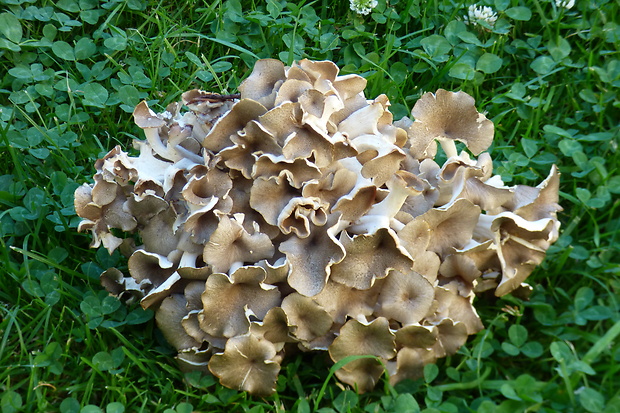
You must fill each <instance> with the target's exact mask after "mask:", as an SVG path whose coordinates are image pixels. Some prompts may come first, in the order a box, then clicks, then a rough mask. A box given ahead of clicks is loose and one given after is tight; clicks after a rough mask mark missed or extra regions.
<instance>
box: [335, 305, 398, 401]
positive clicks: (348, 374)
mask: <svg viewBox="0 0 620 413" xmlns="http://www.w3.org/2000/svg"><path fill="white" fill-rule="evenodd" d="M329 355H330V357H331V358H332V360H334V362H338V361H340V360H342V359H344V358H345V357H347V356H375V357H377V358H378V359H379V360H389V359H391V358H392V357H394V356H395V355H396V350H395V342H394V334H393V333H392V332H391V331H390V328H389V322H388V320H387V319H386V318H384V317H379V318H376V319H375V320H373V321H371V322H370V323H362V322H360V321H358V320H355V319H351V320H349V321H347V322H346V323H345V325H343V326H342V328H341V329H340V335H339V336H338V337H337V338H336V339H335V340H334V342H333V343H332V344H331V345H330V346H329ZM377 358H361V359H357V360H353V361H351V362H349V363H347V364H345V365H344V366H343V367H342V368H340V369H339V370H336V376H337V377H338V378H339V379H340V380H342V381H344V382H345V383H349V384H350V385H352V386H356V387H357V389H358V390H359V391H361V392H365V391H369V390H372V388H373V387H374V386H375V384H376V383H377V381H378V380H379V377H381V374H383V367H382V366H381V363H380V362H379V361H378V360H377Z"/></svg>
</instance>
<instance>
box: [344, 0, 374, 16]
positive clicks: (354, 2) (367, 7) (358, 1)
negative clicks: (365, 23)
mask: <svg viewBox="0 0 620 413" xmlns="http://www.w3.org/2000/svg"><path fill="white" fill-rule="evenodd" d="M350 3H351V4H350V6H349V7H350V8H351V10H353V11H354V12H356V13H357V14H364V15H366V14H369V13H370V12H371V11H372V9H374V8H375V7H377V4H379V3H378V2H377V0H350Z"/></svg>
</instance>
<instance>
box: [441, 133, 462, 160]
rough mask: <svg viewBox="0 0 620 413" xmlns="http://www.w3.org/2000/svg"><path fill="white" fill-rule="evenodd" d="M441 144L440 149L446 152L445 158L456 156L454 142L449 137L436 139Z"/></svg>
mask: <svg viewBox="0 0 620 413" xmlns="http://www.w3.org/2000/svg"><path fill="white" fill-rule="evenodd" d="M438 140H439V143H440V144H441V149H443V152H444V153H445V154H446V158H448V159H450V158H454V157H456V156H458V152H457V150H456V142H455V141H454V140H453V139H450V138H445V137H444V138H440V139H438Z"/></svg>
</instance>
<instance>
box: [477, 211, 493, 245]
mask: <svg viewBox="0 0 620 413" xmlns="http://www.w3.org/2000/svg"><path fill="white" fill-rule="evenodd" d="M495 218H497V215H487V214H480V217H479V218H478V223H477V224H476V227H475V228H474V237H475V238H476V239H477V240H482V241H486V240H489V239H491V240H492V239H495V234H494V233H493V230H491V225H492V224H493V221H494V220H495Z"/></svg>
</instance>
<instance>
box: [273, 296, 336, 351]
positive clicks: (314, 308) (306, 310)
mask: <svg viewBox="0 0 620 413" xmlns="http://www.w3.org/2000/svg"><path fill="white" fill-rule="evenodd" d="M281 306H282V309H283V310H284V313H285V314H286V316H287V318H288V320H289V323H290V325H291V326H293V335H294V336H295V337H297V338H298V339H300V340H302V341H306V342H309V341H312V340H314V339H315V338H318V337H321V336H323V335H325V334H327V332H328V331H329V329H330V328H331V326H332V324H333V320H332V318H331V316H330V315H329V314H328V313H327V311H325V309H324V308H322V307H321V306H320V305H319V304H317V303H316V301H314V300H313V299H312V298H309V297H305V296H303V295H301V294H299V293H292V294H289V295H287V296H286V297H285V298H284V300H282V305H281Z"/></svg>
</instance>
